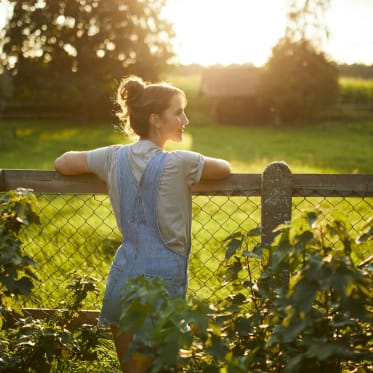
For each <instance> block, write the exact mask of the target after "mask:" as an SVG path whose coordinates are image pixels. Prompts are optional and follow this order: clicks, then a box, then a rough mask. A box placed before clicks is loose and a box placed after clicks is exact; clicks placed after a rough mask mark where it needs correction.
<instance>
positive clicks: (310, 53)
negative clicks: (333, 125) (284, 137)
mask: <svg viewBox="0 0 373 373" xmlns="http://www.w3.org/2000/svg"><path fill="white" fill-rule="evenodd" d="M261 94H262V96H263V97H265V99H266V100H267V101H269V102H271V106H272V110H273V111H274V113H275V115H276V118H277V119H278V121H279V122H280V123H281V122H291V123H304V122H306V121H309V120H312V119H314V118H315V117H316V116H317V115H318V114H319V113H320V112H322V111H323V110H325V109H327V108H328V107H331V106H332V105H333V104H335V103H336V101H337V99H338V70H337V67H336V65H335V64H333V63H332V62H330V61H329V60H328V59H327V58H326V56H325V55H324V54H323V53H322V52H317V51H316V50H315V49H314V48H313V46H312V45H311V43H310V42H309V41H307V40H301V41H298V42H293V41H291V40H289V39H287V38H283V39H282V40H280V42H279V43H278V44H277V45H276V46H275V47H274V48H273V50H272V56H271V58H270V59H269V61H268V62H267V64H266V66H265V68H264V73H263V80H262V84H261Z"/></svg>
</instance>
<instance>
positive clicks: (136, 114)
mask: <svg viewBox="0 0 373 373" xmlns="http://www.w3.org/2000/svg"><path fill="white" fill-rule="evenodd" d="M175 94H179V95H181V96H182V97H183V99H184V100H185V102H186V97H185V94H184V92H183V91H182V90H180V89H178V88H176V87H174V86H172V85H170V84H167V83H158V84H150V83H146V82H144V81H143V80H142V79H141V78H139V77H137V76H129V77H126V78H124V79H123V80H122V81H121V83H120V84H119V87H118V90H117V97H116V103H117V104H118V105H119V108H120V109H119V111H118V112H117V116H118V118H119V119H120V120H121V122H122V127H123V129H124V131H125V132H126V133H127V134H128V135H133V134H136V135H138V136H140V137H147V136H148V134H149V118H150V115H151V114H162V113H163V112H164V111H165V110H166V109H167V108H168V107H169V105H170V101H171V98H172V97H173V96H174V95H175Z"/></svg>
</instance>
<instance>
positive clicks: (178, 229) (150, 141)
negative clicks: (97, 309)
mask: <svg viewBox="0 0 373 373" xmlns="http://www.w3.org/2000/svg"><path fill="white" fill-rule="evenodd" d="M117 104H119V107H120V111H119V113H118V116H119V118H120V119H121V121H122V123H123V124H124V128H125V130H126V132H127V133H132V134H133V133H134V134H136V135H137V136H138V138H139V139H138V141H136V142H134V143H132V144H130V145H126V146H122V145H112V146H108V147H104V148H99V149H95V150H91V151H80V152H78V151H69V152H67V153H64V154H63V155H61V156H60V157H59V158H57V159H56V161H55V168H56V170H57V171H58V172H60V173H62V174H65V175H76V174H82V173H95V174H97V175H98V176H99V177H101V178H102V179H103V180H105V182H106V183H107V187H108V193H109V196H110V201H111V204H112V206H113V209H114V212H115V216H116V220H117V224H118V227H119V229H120V230H121V232H122V234H123V241H122V244H121V246H120V247H119V249H118V251H117V253H116V255H115V257H114V260H113V263H112V266H111V269H110V273H109V276H108V280H107V284H106V290H105V294H104V300H103V307H102V311H101V316H100V322H103V323H108V324H109V325H110V326H111V329H112V333H113V338H114V341H115V346H116V349H117V354H118V358H119V360H120V362H121V366H122V369H123V371H125V372H127V373H128V372H142V371H144V369H145V367H141V366H139V362H137V361H136V359H134V358H131V357H129V358H125V359H124V356H125V354H126V351H127V349H128V346H129V343H130V342H131V340H132V338H133V335H132V334H131V333H127V332H125V333H121V334H119V333H118V324H119V317H120V298H121V295H123V294H122V293H121V291H122V289H123V287H124V285H125V283H126V282H127V281H128V280H129V279H131V278H134V277H136V276H145V277H147V278H153V277H161V278H162V279H163V280H164V282H165V285H166V287H167V290H168V292H169V294H170V296H172V297H178V296H180V297H184V296H185V294H186V290H187V270H188V262H189V254H190V248H191V221H192V217H191V211H192V209H191V186H192V185H193V184H196V183H198V182H199V181H200V180H213V179H221V178H225V177H227V176H229V175H230V172H231V169H230V165H229V163H228V162H226V161H225V160H222V159H216V158H209V157H205V156H202V155H201V154H198V153H195V152H190V151H175V152H165V151H164V150H163V149H164V146H165V143H166V141H168V140H173V141H176V142H180V141H182V139H183V132H184V129H185V127H186V126H187V125H188V123H189V121H188V118H187V117H186V115H185V112H184V109H185V106H186V98H185V95H184V93H183V92H182V91H181V90H180V89H178V88H176V87H173V86H171V85H168V84H165V83H161V84H147V83H145V82H144V81H143V80H141V79H140V78H138V77H134V76H132V77H127V78H125V79H124V80H123V81H122V82H121V84H120V85H119V88H118V92H117ZM137 334H139V335H141V331H139V333H136V335H137Z"/></svg>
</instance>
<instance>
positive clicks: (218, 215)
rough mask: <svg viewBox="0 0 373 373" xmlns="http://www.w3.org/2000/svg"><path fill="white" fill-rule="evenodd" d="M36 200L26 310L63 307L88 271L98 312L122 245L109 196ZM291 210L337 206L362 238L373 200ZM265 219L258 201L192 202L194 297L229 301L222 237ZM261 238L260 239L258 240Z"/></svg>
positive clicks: (315, 202) (296, 202)
mask: <svg viewBox="0 0 373 373" xmlns="http://www.w3.org/2000/svg"><path fill="white" fill-rule="evenodd" d="M37 198H38V203H39V209H40V219H41V225H40V226H35V227H33V228H32V229H30V230H28V231H27V232H26V233H25V237H24V240H25V246H24V247H25V250H26V251H27V252H28V253H31V255H32V256H33V259H34V260H35V262H36V267H37V271H36V272H37V274H38V277H39V284H40V285H39V289H38V290H37V291H36V295H37V296H36V297H34V298H33V299H30V300H28V301H27V303H26V304H24V305H22V306H24V307H31V308H32V307H36V308H59V307H60V306H61V304H63V300H64V297H65V296H66V291H67V290H66V288H67V285H68V284H69V283H71V279H72V277H73V276H74V275H76V274H84V275H88V276H93V277H94V278H95V279H96V283H97V285H98V287H99V289H100V295H99V296H98V297H92V296H91V297H90V298H89V299H88V303H87V304H86V305H85V307H86V308H87V309H100V304H101V296H102V294H103V291H104V286H105V281H106V276H107V274H108V271H109V267H110V264H111V260H112V258H113V256H114V254H115V251H116V249H117V248H118V247H119V245H120V242H121V236H120V233H119V231H118V229H117V227H116V223H115V218H114V215H113V213H112V209H111V206H110V202H109V198H108V197H107V196H105V195H70V194H44V193H37ZM292 205H293V207H292V214H293V215H296V214H297V213H300V212H301V211H302V210H304V209H310V208H312V207H315V206H322V207H323V208H326V209H333V210H334V209H336V210H338V211H340V212H341V214H344V215H346V217H348V219H349V221H350V223H351V229H352V230H353V232H354V233H355V234H356V235H357V234H358V232H359V231H360V230H361V229H362V227H363V225H364V224H365V222H366V221H367V220H368V218H369V217H370V216H371V215H372V210H373V209H372V207H373V199H372V198H357V197H356V198H345V197H333V198H330V197H329V198H325V197H324V198H323V197H309V198H308V197H297V198H293V204H292ZM260 217H261V201H260V198H259V197H236V196H194V197H193V228H192V237H193V248H192V255H191V261H190V271H189V272H190V283H189V295H190V296H199V297H202V298H204V299H208V300H211V301H214V300H216V299H217V298H219V297H222V296H224V295H223V294H221V293H220V292H219V284H220V282H221V281H222V280H223V276H222V273H223V268H224V258H225V242H224V240H225V239H226V238H227V237H228V236H229V235H231V234H232V233H235V232H238V231H241V232H247V231H249V230H251V229H253V228H256V227H258V226H260V224H261V221H260ZM259 241H260V237H258V238H257V242H256V243H259ZM253 244H254V243H253ZM370 254H372V253H365V254H364V255H365V256H366V257H367V256H368V255H370ZM257 264H258V265H259V264H260V263H259V262H258V263H257ZM254 265H255V264H254Z"/></svg>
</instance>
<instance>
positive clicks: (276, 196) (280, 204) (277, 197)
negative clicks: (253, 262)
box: [261, 162, 292, 246]
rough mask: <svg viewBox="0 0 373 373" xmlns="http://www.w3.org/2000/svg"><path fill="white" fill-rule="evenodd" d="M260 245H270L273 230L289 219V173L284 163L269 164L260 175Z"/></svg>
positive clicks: (290, 194)
mask: <svg viewBox="0 0 373 373" xmlns="http://www.w3.org/2000/svg"><path fill="white" fill-rule="evenodd" d="M261 199H262V213H261V226H262V237H261V239H262V244H263V245H265V246H268V245H270V244H271V243H272V241H273V239H274V237H275V233H274V232H273V230H274V229H275V228H276V227H278V226H279V225H280V224H283V223H284V222H286V221H290V219H291V200H292V182H291V171H290V169H289V167H288V165H287V164H286V163H285V162H272V163H269V164H268V165H267V166H266V168H265V169H264V171H263V174H262V192H261Z"/></svg>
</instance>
